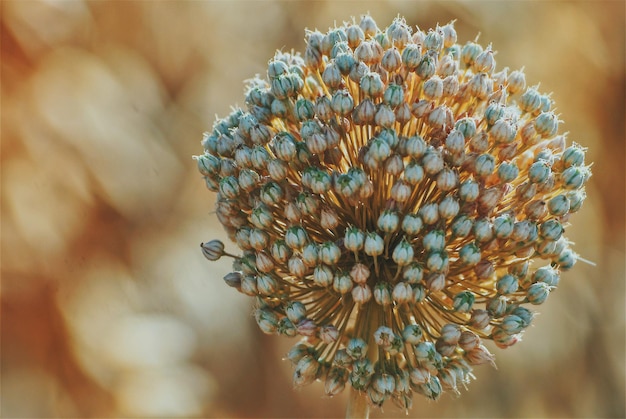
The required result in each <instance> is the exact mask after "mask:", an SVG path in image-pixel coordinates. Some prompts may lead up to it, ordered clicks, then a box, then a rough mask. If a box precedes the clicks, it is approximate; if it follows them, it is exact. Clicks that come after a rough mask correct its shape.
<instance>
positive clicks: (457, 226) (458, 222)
mask: <svg viewBox="0 0 626 419" xmlns="http://www.w3.org/2000/svg"><path fill="white" fill-rule="evenodd" d="M473 225H474V223H473V221H472V219H471V218H469V217H468V216H467V215H463V214H462V215H459V216H458V217H456V218H455V219H454V221H452V225H451V226H450V230H451V231H452V236H454V237H466V236H467V235H468V234H469V233H470V232H471V231H472V227H473Z"/></svg>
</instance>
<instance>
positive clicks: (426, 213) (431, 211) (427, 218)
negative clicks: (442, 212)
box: [417, 202, 439, 225]
mask: <svg viewBox="0 0 626 419" xmlns="http://www.w3.org/2000/svg"><path fill="white" fill-rule="evenodd" d="M417 213H418V215H419V216H420V218H421V219H422V221H423V222H424V224H426V225H432V224H435V223H436V222H437V221H439V205H438V204H437V203H436V202H430V203H428V204H426V205H424V206H423V207H421V208H420V209H419V211H418V212H417Z"/></svg>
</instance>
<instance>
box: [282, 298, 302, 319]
mask: <svg viewBox="0 0 626 419" xmlns="http://www.w3.org/2000/svg"><path fill="white" fill-rule="evenodd" d="M285 315H286V316H287V318H288V319H289V320H291V322H292V323H299V322H300V321H302V320H303V319H304V318H305V317H306V307H305V306H304V304H302V303H301V302H299V301H290V302H289V303H287V304H286V306H285Z"/></svg>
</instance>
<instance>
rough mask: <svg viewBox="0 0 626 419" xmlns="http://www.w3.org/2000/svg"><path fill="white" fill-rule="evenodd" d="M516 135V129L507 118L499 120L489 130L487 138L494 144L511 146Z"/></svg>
mask: <svg viewBox="0 0 626 419" xmlns="http://www.w3.org/2000/svg"><path fill="white" fill-rule="evenodd" d="M516 134H517V127H516V126H515V125H514V124H513V122H512V121H511V120H510V119H508V118H502V119H499V120H498V121H496V122H495V123H494V125H493V126H492V127H491V129H490V130H489V136H490V137H491V139H492V140H493V142H494V143H496V144H511V143H513V141H514V140H515V135H516Z"/></svg>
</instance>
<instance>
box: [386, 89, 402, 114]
mask: <svg viewBox="0 0 626 419" xmlns="http://www.w3.org/2000/svg"><path fill="white" fill-rule="evenodd" d="M403 101H404V90H403V89H402V86H399V85H397V84H390V85H389V87H387V89H385V93H384V94H383V102H384V103H385V104H387V105H388V106H389V107H391V108H396V107H397V106H399V105H400V104H401V103H402V102H403Z"/></svg>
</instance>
